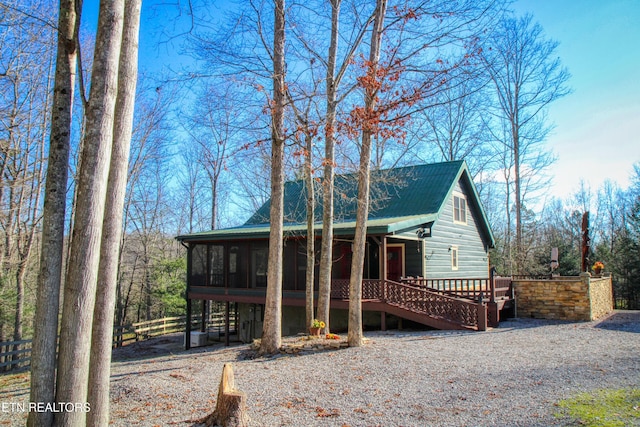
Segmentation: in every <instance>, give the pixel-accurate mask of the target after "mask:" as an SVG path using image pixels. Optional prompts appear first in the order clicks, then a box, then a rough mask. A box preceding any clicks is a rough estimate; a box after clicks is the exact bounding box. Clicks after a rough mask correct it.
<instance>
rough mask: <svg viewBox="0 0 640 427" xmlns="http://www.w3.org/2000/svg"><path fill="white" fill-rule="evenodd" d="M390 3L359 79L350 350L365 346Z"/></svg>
mask: <svg viewBox="0 0 640 427" xmlns="http://www.w3.org/2000/svg"><path fill="white" fill-rule="evenodd" d="M386 11H387V1H386V0H377V1H376V9H375V12H374V19H373V28H372V30H371V44H370V47H369V49H370V50H369V59H368V61H367V63H366V67H365V71H366V75H365V76H364V77H363V78H362V79H361V80H360V81H361V82H362V86H363V90H364V93H365V95H364V107H363V108H362V110H359V111H358V110H356V111H358V112H357V114H362V116H363V117H364V118H365V119H364V120H362V121H360V123H361V126H362V145H361V147H360V167H359V169H358V207H357V212H356V232H355V237H354V242H353V257H352V260H351V278H350V280H349V332H348V342H349V346H351V347H359V346H360V345H362V339H363V333H362V274H363V267H364V255H365V250H366V243H367V217H368V216H369V172H370V162H371V138H372V137H373V136H374V135H375V134H376V131H375V129H376V127H377V124H376V122H377V121H378V120H379V119H380V117H379V116H378V115H377V114H376V111H375V109H376V103H377V101H378V90H379V89H380V85H379V62H380V46H381V44H382V34H383V30H384V17H385V15H386Z"/></svg>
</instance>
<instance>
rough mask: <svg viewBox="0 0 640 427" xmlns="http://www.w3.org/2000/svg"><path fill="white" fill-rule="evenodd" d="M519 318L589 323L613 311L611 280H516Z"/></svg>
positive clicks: (607, 278) (561, 278)
mask: <svg viewBox="0 0 640 427" xmlns="http://www.w3.org/2000/svg"><path fill="white" fill-rule="evenodd" d="M513 285H514V288H515V294H516V306H517V311H518V313H517V315H518V317H534V318H538V319H557V320H573V321H590V320H595V319H597V318H600V317H602V316H604V315H606V314H608V313H610V312H611V311H613V292H612V287H611V277H598V278H595V277H591V275H590V274H589V273H583V274H582V275H580V276H579V277H557V278H553V279H548V280H533V279H531V280H514V282H513Z"/></svg>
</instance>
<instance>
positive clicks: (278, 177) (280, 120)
mask: <svg viewBox="0 0 640 427" xmlns="http://www.w3.org/2000/svg"><path fill="white" fill-rule="evenodd" d="M284 8H285V2H284V0H276V1H275V5H274V15H275V16H274V22H275V25H274V38H273V45H274V46H273V102H272V108H271V208H270V212H269V213H270V223H271V229H270V232H269V267H268V269H267V298H266V302H265V312H264V326H263V331H262V340H261V343H260V353H262V354H272V353H275V352H277V351H278V349H279V348H280V345H281V343H282V254H283V247H282V238H283V234H282V233H283V214H284V141H285V137H284V104H285V86H284V80H285V60H284V46H285V45H284V40H285V30H284V26H285V10H284Z"/></svg>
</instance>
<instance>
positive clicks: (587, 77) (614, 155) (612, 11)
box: [514, 0, 640, 197]
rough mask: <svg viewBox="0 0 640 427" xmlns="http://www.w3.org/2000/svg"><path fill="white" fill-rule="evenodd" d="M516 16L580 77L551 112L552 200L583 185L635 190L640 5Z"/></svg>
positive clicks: (597, 1) (552, 0)
mask: <svg viewBox="0 0 640 427" xmlns="http://www.w3.org/2000/svg"><path fill="white" fill-rule="evenodd" d="M514 9H515V10H516V11H517V12H519V13H525V12H529V13H532V14H533V15H534V19H535V20H536V21H538V22H539V23H540V24H541V25H542V27H543V28H544V30H545V33H546V34H547V36H548V37H549V38H552V39H554V40H557V41H559V42H560V46H559V48H558V54H559V56H560V59H561V60H562V62H563V64H564V65H565V66H566V67H567V68H568V69H569V72H570V73H571V75H572V77H571V80H570V81H569V85H570V86H571V88H572V89H573V93H572V94H570V95H568V96H566V97H564V98H562V99H560V100H558V101H556V102H555V103H554V104H553V105H552V106H551V108H550V110H549V119H550V120H551V121H553V122H554V123H555V125H556V127H555V130H554V131H553V133H552V134H551V136H550V137H549V138H548V141H547V144H548V146H549V147H550V148H551V149H552V150H553V151H554V152H555V153H556V155H557V157H558V161H557V163H556V164H555V165H554V166H553V168H552V171H551V172H552V174H553V175H554V185H553V189H552V191H551V193H552V195H556V196H560V197H566V196H567V195H568V194H570V193H571V192H573V191H575V190H576V189H577V188H578V187H579V183H580V179H583V180H584V181H585V183H588V184H590V185H591V189H592V191H594V192H595V191H596V190H597V188H598V187H599V186H600V185H601V184H602V182H603V181H604V180H606V179H611V180H612V181H615V182H617V183H618V184H619V185H620V186H621V187H623V188H627V186H628V185H629V177H630V175H631V172H632V170H633V164H634V163H636V162H640V0H519V1H517V2H516V3H515V4H514Z"/></svg>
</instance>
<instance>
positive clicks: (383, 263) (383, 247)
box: [380, 236, 387, 280]
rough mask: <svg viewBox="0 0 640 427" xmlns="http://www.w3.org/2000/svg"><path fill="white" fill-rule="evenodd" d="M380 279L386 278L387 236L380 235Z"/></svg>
mask: <svg viewBox="0 0 640 427" xmlns="http://www.w3.org/2000/svg"><path fill="white" fill-rule="evenodd" d="M380 279H382V280H386V279H387V236H382V245H380Z"/></svg>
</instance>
